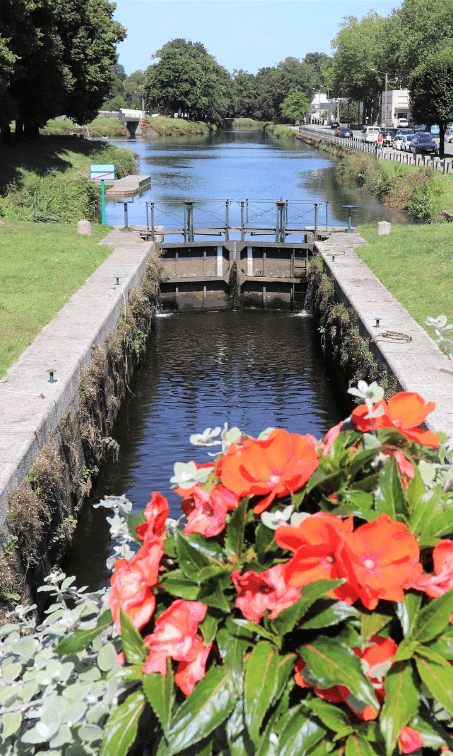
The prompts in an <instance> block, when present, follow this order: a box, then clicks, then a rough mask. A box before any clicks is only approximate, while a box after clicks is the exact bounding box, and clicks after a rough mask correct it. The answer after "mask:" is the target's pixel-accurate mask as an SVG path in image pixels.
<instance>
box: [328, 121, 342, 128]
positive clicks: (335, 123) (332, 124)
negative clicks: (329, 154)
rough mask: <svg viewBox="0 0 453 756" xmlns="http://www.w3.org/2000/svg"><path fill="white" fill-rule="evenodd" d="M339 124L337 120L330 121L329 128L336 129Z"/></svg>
mask: <svg viewBox="0 0 453 756" xmlns="http://www.w3.org/2000/svg"><path fill="white" fill-rule="evenodd" d="M339 126H340V124H339V122H338V121H332V123H331V124H330V128H331V129H338V127H339Z"/></svg>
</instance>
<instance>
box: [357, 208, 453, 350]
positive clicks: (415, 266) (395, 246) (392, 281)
mask: <svg viewBox="0 0 453 756" xmlns="http://www.w3.org/2000/svg"><path fill="white" fill-rule="evenodd" d="M359 231H360V233H361V235H362V236H363V238H364V239H366V241H367V242H368V245H369V246H368V247H366V246H363V247H359V248H358V249H356V250H355V252H356V254H357V255H358V257H360V258H361V260H363V261H364V262H365V263H366V265H368V267H369V268H370V269H371V270H372V271H373V273H374V274H375V275H376V276H377V277H378V278H379V280H380V281H382V283H383V284H384V286H386V287H387V288H388V289H389V291H391V293H392V294H393V295H394V296H395V297H396V298H397V299H398V300H399V302H401V304H402V305H404V307H405V308H406V309H407V310H408V312H409V313H410V314H411V315H412V317H413V318H414V320H416V321H417V323H419V324H420V325H421V326H423V327H424V328H425V326H424V320H425V318H426V317H427V316H428V315H429V316H432V317H437V316H438V315H441V314H442V315H446V316H447V318H448V320H449V322H453V288H452V286H451V277H452V276H453V249H452V227H451V225H450V224H448V223H432V224H426V225H425V224H424V225H407V226H406V225H392V227H391V232H390V234H389V235H388V236H378V235H377V228H376V225H375V224H374V225H363V226H360V227H359ZM426 330H427V332H428V333H429V334H430V335H431V333H432V332H431V331H430V330H429V329H426Z"/></svg>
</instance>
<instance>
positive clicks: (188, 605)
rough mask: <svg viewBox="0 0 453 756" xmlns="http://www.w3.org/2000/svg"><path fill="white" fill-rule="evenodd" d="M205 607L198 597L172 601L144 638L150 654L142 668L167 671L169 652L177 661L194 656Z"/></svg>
mask: <svg viewBox="0 0 453 756" xmlns="http://www.w3.org/2000/svg"><path fill="white" fill-rule="evenodd" d="M207 609H208V607H207V606H206V604H202V603H201V602H200V601H184V600H183V599H178V600H177V601H174V602H173V603H172V605H171V606H170V607H169V608H168V609H167V610H166V611H165V612H163V614H161V615H160V617H158V618H157V620H156V625H155V628H154V632H153V633H151V635H148V636H147V637H146V638H145V639H144V642H145V643H147V644H148V646H149V656H148V659H147V660H146V663H145V664H144V666H143V667H142V672H144V673H145V674H151V673H152V672H160V674H161V675H166V674H167V657H168V656H170V657H171V658H172V659H176V660H177V661H190V660H191V659H192V660H193V650H194V645H196V643H197V641H196V638H197V633H198V624H199V623H200V622H202V621H203V620H204V618H205V616H206V612H207Z"/></svg>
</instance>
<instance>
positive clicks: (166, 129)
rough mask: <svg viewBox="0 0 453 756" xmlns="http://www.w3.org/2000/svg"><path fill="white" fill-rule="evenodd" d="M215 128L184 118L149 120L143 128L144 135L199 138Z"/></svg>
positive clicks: (211, 125)
mask: <svg viewBox="0 0 453 756" xmlns="http://www.w3.org/2000/svg"><path fill="white" fill-rule="evenodd" d="M215 130H216V126H214V125H213V124H212V123H209V124H207V123H204V122H203V121H186V120H185V119H184V118H151V119H148V121H147V123H146V126H144V127H143V133H144V134H151V135H154V136H155V135H156V134H158V135H159V136H199V135H202V134H209V133H210V132H211V131H215Z"/></svg>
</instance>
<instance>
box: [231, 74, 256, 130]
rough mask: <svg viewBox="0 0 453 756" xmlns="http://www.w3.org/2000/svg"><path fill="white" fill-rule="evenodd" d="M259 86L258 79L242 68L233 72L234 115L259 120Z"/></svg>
mask: <svg viewBox="0 0 453 756" xmlns="http://www.w3.org/2000/svg"><path fill="white" fill-rule="evenodd" d="M257 100H258V84H257V81H256V77H255V76H254V75H253V74H251V73H249V72H248V71H244V70H243V69H242V68H241V69H240V70H239V71H238V70H236V69H235V70H234V71H233V110H234V115H240V116H243V117H244V118H257Z"/></svg>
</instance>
